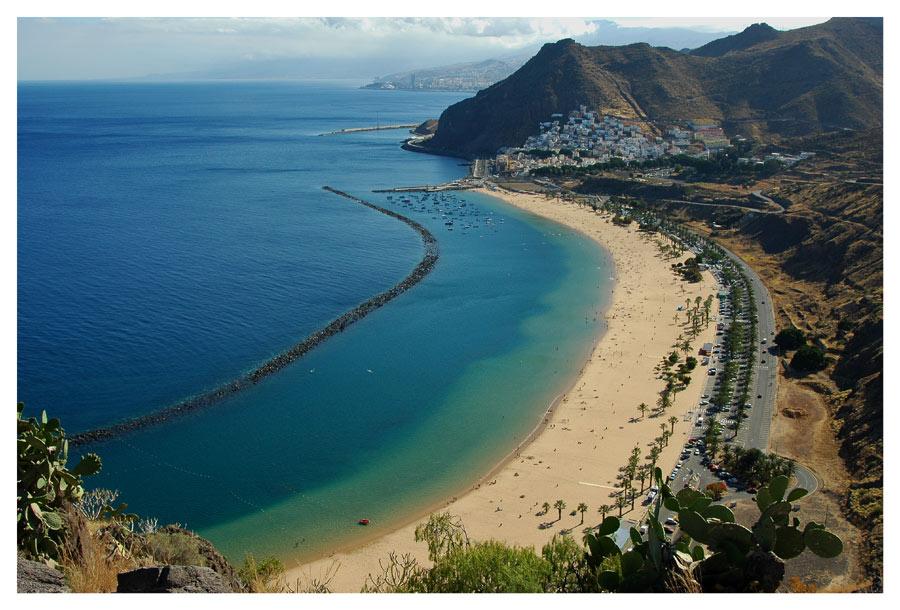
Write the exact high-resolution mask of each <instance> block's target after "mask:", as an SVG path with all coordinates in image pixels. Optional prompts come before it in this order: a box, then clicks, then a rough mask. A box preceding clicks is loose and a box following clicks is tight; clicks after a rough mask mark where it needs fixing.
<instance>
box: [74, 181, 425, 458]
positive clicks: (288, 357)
mask: <svg viewBox="0 0 900 610" xmlns="http://www.w3.org/2000/svg"><path fill="white" fill-rule="evenodd" d="M322 188H323V189H324V190H326V191H328V192H330V193H334V194H335V195H340V196H342V197H346V198H347V199H350V200H351V201H355V202H356V203H359V204H361V205H364V206H366V207H368V208H372V209H373V210H376V211H378V212H381V213H382V214H386V215H388V216H390V217H391V218H396V219H397V220H400V221H402V222H405V223H406V224H407V225H409V226H410V227H412V228H413V229H414V230H415V231H416V232H417V233H418V234H419V235H420V236H421V237H422V243H423V244H424V246H425V254H424V256H423V257H422V260H421V262H419V264H418V265H416V267H415V268H414V269H413V270H412V272H411V273H410V274H409V275H407V276H406V277H405V278H404V279H403V280H402V281H401V282H400V283H398V284H397V285H395V286H394V287H393V288H391V289H390V290H387V291H385V292H382V293H381V294H379V295H376V296H374V297H372V298H371V299H369V300H368V301H366V302H365V303H363V304H362V305H360V306H359V307H356V308H354V309H351V310H350V311H348V312H346V313H344V314H343V315H341V316H339V317H338V318H336V319H335V320H333V321H332V322H330V323H329V324H328V325H327V326H325V327H324V328H322V329H320V330H318V331H316V332H314V333H313V334H311V335H309V336H308V337H307V338H306V339H304V340H303V341H302V342H301V343H298V344H297V345H295V346H293V347H291V348H290V349H288V350H286V351H284V352H282V353H281V354H278V355H277V356H275V357H273V358H271V359H270V360H268V361H266V362H264V363H263V364H262V365H260V366H259V367H257V368H256V369H254V370H253V371H251V372H250V373H247V374H245V375H243V376H241V377H240V378H238V379H235V380H234V381H231V382H229V383H226V384H224V385H222V386H220V387H218V388H216V389H214V390H211V391H209V392H206V393H204V394H200V395H199V396H195V397H193V398H189V399H187V400H185V401H183V402H180V403H178V404H175V405H172V406H170V407H166V408H165V409H162V410H161V411H157V412H156V413H150V414H148V415H143V416H141V417H136V418H133V419H129V420H127V421H124V422H121V423H118V424H114V425H112V426H108V427H106V428H100V429H97V430H91V431H89V432H82V433H81V434H75V435H73V436H71V437H69V444H70V445H72V446H77V445H82V444H85V443H91V442H97V441H103V440H108V439H110V438H113V437H115V436H118V435H120V434H124V433H126V432H131V431H133V430H138V429H140V428H146V427H147V426H152V425H154V424H158V423H162V422H165V421H168V420H170V419H172V418H174V417H178V416H180V415H184V414H186V413H189V412H191V411H194V410H196V409H200V408H204V407H209V406H211V405H213V404H215V403H217V402H219V401H221V400H223V399H224V398H227V397H228V396H231V395H232V394H234V393H235V392H240V391H241V390H243V389H246V388H248V387H250V386H253V385H255V384H257V383H258V382H259V381H260V380H261V379H262V378H264V377H266V376H268V375H271V374H272V373H275V372H277V371H280V370H281V369H283V368H284V367H286V366H287V365H289V364H291V363H292V362H294V361H295V360H297V359H298V358H301V357H303V356H304V355H305V354H306V353H307V352H309V351H310V350H312V349H313V348H314V347H316V346H317V345H319V344H320V343H322V342H323V341H326V340H327V339H328V338H330V337H332V336H334V335H336V334H338V333H340V332H343V331H344V329H345V328H347V327H348V326H350V325H351V324H353V323H355V322H358V321H359V320H361V319H362V318H364V317H366V316H367V315H368V314H370V313H371V312H373V311H375V310H376V309H378V308H379V307H381V306H383V305H385V304H386V303H388V302H389V301H391V300H392V299H394V298H396V297H398V296H399V295H401V294H403V293H404V292H406V291H407V290H409V289H410V288H412V287H413V286H415V285H416V284H418V283H419V282H420V281H422V279H423V278H424V277H425V276H426V275H428V273H429V272H431V270H432V269H434V266H435V264H437V261H438V257H439V254H440V253H439V250H438V245H437V240H436V239H435V237H434V235H432V234H431V232H430V231H429V230H428V229H426V228H425V227H424V226H422V225H421V224H419V223H418V222H416V221H415V220H412V219H411V218H407V217H406V216H402V215H401V214H398V213H396V212H394V211H392V210H388V209H386V208H382V207H380V206H377V205H375V204H372V203H369V202H367V201H363V200H362V199H359V198H357V197H354V196H353V195H348V194H347V193H344V192H342V191H339V190H337V189H334V188H331V187H330V186H323V187H322Z"/></svg>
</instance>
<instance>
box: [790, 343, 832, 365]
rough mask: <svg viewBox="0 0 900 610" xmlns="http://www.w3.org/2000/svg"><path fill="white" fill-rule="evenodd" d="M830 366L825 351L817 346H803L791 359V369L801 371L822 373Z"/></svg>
mask: <svg viewBox="0 0 900 610" xmlns="http://www.w3.org/2000/svg"><path fill="white" fill-rule="evenodd" d="M826 366H828V361H827V360H826V358H825V350H823V349H822V348H820V347H816V346H815V345H803V346H801V347H800V349H798V350H797V353H795V354H794V357H793V358H791V368H792V369H797V370H799V371H821V370H822V369H824V368H825V367H826Z"/></svg>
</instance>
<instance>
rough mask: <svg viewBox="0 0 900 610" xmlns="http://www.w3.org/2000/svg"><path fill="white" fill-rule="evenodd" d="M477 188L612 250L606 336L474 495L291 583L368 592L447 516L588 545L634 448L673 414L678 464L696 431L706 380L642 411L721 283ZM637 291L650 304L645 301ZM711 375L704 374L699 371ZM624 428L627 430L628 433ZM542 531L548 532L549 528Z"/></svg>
mask: <svg viewBox="0 0 900 610" xmlns="http://www.w3.org/2000/svg"><path fill="white" fill-rule="evenodd" d="M478 190H479V192H482V193H483V194H486V195H489V196H492V197H496V198H498V199H501V200H502V201H504V202H506V203H508V204H511V205H513V206H515V207H517V208H520V209H523V210H525V211H528V212H531V213H534V214H536V215H539V216H542V217H545V218H548V219H550V220H553V221H556V222H558V223H560V224H562V225H564V226H567V227H569V228H571V229H574V230H576V231H579V232H580V233H582V234H584V235H586V236H587V237H588V238H590V239H592V240H594V241H596V242H598V243H600V244H601V245H602V246H603V247H605V248H606V249H607V250H608V251H609V252H610V254H611V255H612V257H613V260H614V263H615V269H616V280H617V283H616V285H615V287H614V289H613V292H612V298H611V300H610V302H609V307H608V309H607V311H606V314H605V316H606V320H607V329H606V331H605V332H604V333H603V335H602V336H601V337H600V338H599V340H598V341H597V342H596V343H595V345H594V347H593V349H592V350H591V353H590V357H589V358H588V360H587V362H586V363H585V364H584V365H583V366H582V368H581V370H580V371H579V372H578V374H577V376H576V377H575V379H574V381H573V383H572V385H571V387H570V388H569V389H568V390H567V391H566V392H564V393H562V394H560V395H558V396H557V397H556V398H555V399H554V401H553V402H552V404H551V405H550V407H549V408H548V409H547V411H546V412H545V414H544V416H543V417H542V418H541V420H540V421H539V422H538V423H537V425H536V427H535V428H534V430H533V431H532V432H531V434H530V435H529V436H528V438H527V439H525V440H523V442H522V443H521V444H520V445H519V446H518V448H517V449H516V450H515V451H513V452H512V453H511V454H510V455H508V456H507V457H506V458H504V459H503V460H502V461H501V462H500V463H499V464H497V465H496V466H495V467H493V468H492V469H491V471H490V472H489V473H488V474H486V475H485V476H483V477H481V478H480V479H479V481H478V482H477V483H475V484H474V485H472V486H471V487H469V488H468V490H467V491H466V492H465V493H463V494H461V495H458V496H454V497H453V498H450V499H447V500H445V501H444V502H442V503H439V504H438V505H437V506H433V507H431V508H430V509H429V510H427V511H424V512H423V513H421V514H420V515H419V516H416V517H412V518H410V519H409V520H408V521H407V522H406V523H405V524H404V525H401V526H399V527H398V528H396V529H394V530H393V531H391V532H389V533H386V534H383V535H380V536H377V537H374V536H373V537H372V538H368V539H367V538H366V537H363V538H362V539H360V540H358V541H357V542H356V543H355V544H354V545H353V547H352V548H339V549H335V550H334V552H332V553H331V554H330V555H329V556H328V557H324V558H321V559H318V560H315V561H311V562H307V563H304V564H299V563H298V564H296V565H293V566H291V565H290V564H287V566H288V574H287V581H288V582H289V583H294V582H295V581H296V580H298V579H299V580H301V581H303V582H307V581H309V580H311V579H314V578H318V579H321V578H322V576H323V575H324V574H325V573H326V572H327V571H328V570H329V568H331V567H332V565H333V564H335V563H337V564H339V566H340V567H339V569H338V570H337V572H336V574H335V576H334V579H333V581H332V582H331V589H332V590H333V591H336V592H359V590H360V589H361V587H362V586H363V584H364V582H365V579H366V576H367V575H368V574H370V573H372V574H376V573H378V572H379V571H380V569H379V560H385V559H386V558H387V557H388V554H389V553H390V552H391V551H394V552H396V553H397V554H398V555H400V554H404V553H410V554H411V555H412V556H413V557H415V558H416V559H417V560H418V562H419V563H420V564H423V565H428V561H427V550H426V548H425V545H424V544H423V543H416V542H415V541H414V531H415V527H416V525H418V524H419V523H421V522H422V521H423V520H424V519H425V518H426V517H427V515H428V514H430V513H432V512H435V511H438V510H449V512H450V513H451V514H453V515H458V516H460V517H461V518H462V521H463V523H464V524H465V526H466V529H467V531H468V534H469V536H470V537H471V538H472V539H473V540H488V539H491V538H493V539H498V540H502V541H505V542H507V543H509V544H519V545H523V546H534V547H535V548H536V550H537V551H538V552H540V548H541V547H542V546H543V545H544V544H545V543H546V542H548V541H549V540H550V539H551V538H552V536H553V535H554V534H556V533H559V532H560V531H561V530H562V529H568V530H571V533H572V535H573V537H575V538H576V540H580V538H581V535H582V529H583V528H586V527H588V526H591V525H596V524H597V523H598V522H599V521H600V515H599V514H598V513H597V507H598V506H600V505H601V504H608V505H612V504H613V502H614V500H613V498H612V497H610V496H611V495H612V494H613V493H614V490H613V488H614V486H615V483H616V474H617V472H618V468H619V467H620V466H621V465H622V464H624V463H625V461H626V460H627V458H628V455H629V453H630V451H631V449H632V447H634V445H635V444H638V445H639V446H640V447H641V449H642V455H645V454H646V453H647V451H648V450H647V446H646V445H647V444H649V443H652V440H653V438H655V436H657V435H658V434H659V431H660V428H659V424H660V423H666V424H667V425H668V422H667V419H668V417H670V416H672V415H676V416H678V419H679V422H678V424H676V425H675V435H674V436H673V438H672V441H671V442H670V443H669V445H668V447H666V449H664V451H663V454H662V456H661V458H660V461H659V464H660V465H661V466H662V468H663V469H664V470H666V469H667V468H668V467H669V466H671V465H674V462H675V461H676V459H677V458H676V456H677V454H678V452H679V451H680V447H681V445H682V444H683V440H684V439H686V438H687V436H688V434H689V432H690V430H691V429H692V428H691V426H692V424H691V423H688V422H685V420H684V415H685V414H686V412H687V411H688V410H689V409H690V407H691V406H693V405H696V404H697V402H698V401H699V395H700V393H701V386H702V384H700V383H695V384H692V386H689V387H688V389H687V390H685V391H683V392H681V393H679V395H678V397H677V398H676V400H675V405H674V406H673V407H672V408H671V409H670V411H669V412H667V413H666V415H665V416H664V417H662V418H658V419H657V418H652V417H650V416H646V417H639V415H640V414H639V413H638V410H637V405H638V404H640V403H641V402H646V403H647V404H650V405H653V404H655V402H656V398H657V395H658V394H657V393H658V392H659V390H661V389H662V382H661V381H659V380H658V379H656V375H655V373H654V371H653V368H654V367H655V365H656V364H657V363H658V362H659V361H660V360H661V359H662V357H663V356H664V355H665V354H667V353H669V352H670V351H671V346H672V344H673V343H674V342H675V340H676V337H677V336H678V335H679V334H680V333H682V332H683V331H684V328H683V326H682V323H681V322H680V321H679V322H678V323H677V324H676V323H675V321H674V319H673V312H674V311H675V310H676V308H677V306H678V304H679V303H681V304H683V303H684V300H685V299H686V298H691V299H693V298H694V297H695V296H698V295H701V296H703V297H705V296H706V295H708V294H710V293H713V292H714V289H715V283H714V281H713V280H712V279H711V277H710V276H709V274H704V280H703V282H701V283H700V284H694V285H689V284H684V285H683V284H682V282H680V281H679V280H678V279H676V278H675V276H674V274H673V273H672V272H671V270H670V268H669V265H670V264H671V261H664V260H663V259H662V258H661V256H660V255H659V252H658V249H657V247H656V245H655V244H654V243H652V241H650V240H649V238H648V237H647V236H645V235H643V234H640V233H638V232H637V231H634V232H633V233H632V232H629V231H628V230H627V229H624V228H620V227H616V226H614V225H613V224H612V223H610V222H609V221H608V220H604V219H602V218H601V216H600V215H598V214H596V213H593V212H592V211H590V210H588V209H584V208H580V207H578V206H576V205H574V204H568V203H561V202H559V201H556V200H546V199H545V198H543V197H540V196H534V195H527V194H519V193H509V192H502V191H499V192H498V191H488V190H486V189H478ZM682 286H683V291H682ZM637 294H640V295H641V296H643V299H642V300H639V299H637ZM714 335H715V330H714V326H710V328H707V329H705V330H704V331H703V332H702V333H701V335H700V336H699V337H698V338H697V339H696V340H695V341H694V343H696V344H697V345H699V344H701V343H703V342H705V341H710V340H712V338H713V337H714ZM626 362H627V364H626ZM704 372H705V371H704V370H703V369H698V371H697V373H696V374H703V373H704ZM626 373H629V374H628V375H627V378H625V374H626ZM623 378H624V379H623ZM616 382H619V383H616ZM617 407H618V414H617V413H616V411H617ZM615 426H618V430H623V431H624V432H622V433H619V432H618V430H617V429H616V428H615ZM680 441H682V442H680ZM670 462H671V464H670ZM557 499H562V500H564V501H565V503H566V504H567V508H566V509H565V511H564V514H563V515H562V518H561V519H559V520H557V518H556V517H557V513H556V512H555V511H553V510H552V509H551V512H550V513H549V514H547V515H543V514H537V513H539V512H540V510H541V509H540V507H541V505H542V504H543V503H544V502H549V503H550V504H551V505H552V504H553V503H554V502H555V501H556V500H557ZM580 502H585V503H586V504H587V505H588V507H589V511H588V512H587V513H586V514H585V515H584V524H583V525H582V524H581V523H580V516H579V515H576V516H570V515H569V514H568V513H569V512H570V511H571V510H572V509H574V508H575V507H576V506H577V505H578V503H580ZM628 508H629V509H630V506H629V507H628ZM642 508H643V507H642V506H641V505H640V504H636V505H635V510H633V511H632V510H626V511H625V512H624V513H623V518H624V519H633V520H637V519H639V518H640V517H641V516H642V515H643V513H644V512H645V511H643V510H642ZM613 514H616V513H615V511H614V513H613ZM542 524H545V527H539V526H541V525H542ZM546 524H549V527H547V526H546Z"/></svg>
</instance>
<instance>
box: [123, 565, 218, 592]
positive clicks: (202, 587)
mask: <svg viewBox="0 0 900 610" xmlns="http://www.w3.org/2000/svg"><path fill="white" fill-rule="evenodd" d="M118 581H119V586H118V588H117V589H116V593H231V592H232V590H231V587H229V586H228V583H227V582H225V579H224V578H222V576H221V575H220V574H217V573H215V572H213V571H212V570H211V569H209V568H201V567H199V566H151V567H148V568H138V569H137V570H131V571H130V572H123V573H121V574H119V575H118Z"/></svg>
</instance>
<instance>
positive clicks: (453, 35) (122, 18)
mask: <svg viewBox="0 0 900 610" xmlns="http://www.w3.org/2000/svg"><path fill="white" fill-rule="evenodd" d="M70 4H71V3H70ZM122 4H126V3H122ZM122 4H116V3H105V2H92V1H91V0H88V1H87V3H86V4H85V3H79V4H78V10H79V11H81V15H80V16H78V15H73V13H72V8H71V6H70V5H67V4H65V3H58V4H56V3H54V2H42V3H37V4H36V5H33V4H27V5H24V6H23V10H20V11H18V14H17V17H18V19H17V32H16V34H17V36H16V41H17V42H16V45H17V49H16V50H17V52H16V58H17V59H16V74H17V80H82V79H108V78H113V79H127V78H141V77H146V76H149V75H174V74H187V75H191V74H196V75H199V76H201V77H210V76H229V75H235V74H243V73H247V72H248V66H253V68H252V69H251V70H249V72H252V70H253V69H258V70H259V71H260V73H261V74H262V75H263V76H266V75H277V74H278V73H279V71H282V72H283V71H284V70H285V65H286V64H290V65H291V70H292V73H293V74H295V75H297V76H306V77H313V78H316V77H319V78H321V77H322V76H323V75H329V76H332V77H337V78H341V77H344V78H361V79H367V78H371V77H374V76H376V75H383V74H388V73H392V72H400V71H404V70H413V69H421V68H427V67H434V66H441V65H448V64H452V63H456V62H466V61H481V60H484V59H490V58H501V59H502V58H504V57H508V56H512V55H516V54H523V53H527V54H528V55H530V54H533V53H534V52H536V51H537V49H538V48H539V47H540V45H541V44H543V43H546V42H555V41H557V40H560V39H562V38H575V39H576V40H580V39H582V38H583V39H584V40H585V41H586V43H587V44H629V43H631V42H649V43H650V44H654V45H666V46H671V47H673V48H683V47H684V46H691V47H694V46H700V45H701V44H704V43H705V42H708V41H709V40H712V39H713V38H717V37H720V36H719V34H721V35H722V36H724V35H727V34H730V33H734V32H738V31H740V30H742V29H744V28H745V27H747V26H749V25H751V24H753V23H758V22H762V21H765V22H766V23H768V24H769V25H771V26H772V27H775V28H776V29H793V28H796V27H803V26H808V25H813V24H816V23H821V22H824V21H826V20H827V19H828V18H829V17H828V16H827V15H828V13H827V11H828V9H829V8H831V7H829V6H828V2H824V3H817V4H816V5H815V11H810V12H808V14H819V16H818V17H816V16H812V17H799V18H798V17H787V16H781V17H779V16H778V3H771V6H766V3H765V2H763V4H762V5H761V6H757V5H754V9H755V10H761V9H766V8H768V9H770V10H771V11H772V12H770V13H762V12H761V13H760V16H751V17H739V16H738V17H734V16H727V15H726V14H725V13H726V10H725V9H724V8H723V7H722V6H721V5H719V6H717V10H716V11H713V12H712V13H710V12H709V11H708V10H706V9H705V8H704V7H703V3H694V4H690V3H689V4H688V5H684V6H682V7H681V8H682V10H680V11H679V12H680V13H682V15H681V16H679V17H677V18H671V17H669V18H661V17H654V16H650V15H644V16H641V15H639V14H637V11H635V13H636V14H635V15H634V16H631V17H609V16H604V15H599V14H596V12H597V11H598V10H599V9H598V6H599V5H598V4H597V3H591V4H588V3H579V2H577V1H576V2H574V3H566V6H565V12H566V13H570V14H571V13H572V12H573V11H575V12H577V14H578V15H579V16H561V17H554V16H550V15H545V16H541V13H542V12H544V13H546V11H547V10H548V9H547V6H546V4H547V3H543V4H539V3H536V2H532V3H529V2H518V3H516V7H517V10H519V11H520V14H530V15H538V16H537V17H529V18H524V17H518V16H514V15H509V14H507V15H506V16H504V14H503V12H502V9H499V8H497V7H492V6H491V4H490V3H489V2H488V3H485V2H479V3H474V2H468V1H467V0H462V1H454V2H453V5H452V12H453V13H455V14H456V15H457V16H452V14H451V11H450V9H447V12H444V13H442V15H443V16H441V17H438V16H435V15H432V16H428V15H427V13H424V12H423V7H422V6H421V3H408V5H404V3H403V2H389V3H388V4H387V5H379V13H380V15H381V17H368V18H367V17H360V15H366V14H371V9H368V10H367V9H364V8H362V7H361V5H356V6H354V5H353V4H352V3H345V2H341V1H340V0H339V1H337V2H329V3H328V14H330V15H332V17H329V18H323V17H312V16H308V17H296V16H293V15H292V14H291V12H290V11H291V10H293V11H294V12H295V14H296V12H302V11H298V6H297V5H285V4H280V3H274V4H273V3H269V2H267V0H262V1H261V2H256V3H253V5H252V7H253V10H254V12H257V13H258V14H259V15H266V16H267V17H265V18H263V17H235V15H244V14H246V13H247V11H248V7H249V6H251V5H248V4H247V3H243V4H229V3H228V2H224V3H222V2H220V3H216V4H214V5H213V4H203V3H200V4H197V3H192V2H178V3H175V2H166V1H162V2H157V3H154V4H152V5H146V6H144V7H142V6H140V3H138V5H136V6H133V5H132V4H131V3H127V6H128V10H132V11H137V13H136V14H140V15H141V16H142V17H140V18H137V17H133V16H129V15H128V14H127V13H123V12H122V10H123V6H122ZM508 4H509V3H507V6H508ZM306 6H307V10H308V5H306ZM659 6H664V5H662V4H660V5H659ZM691 6H694V7H696V11H697V12H696V13H695V14H696V15H697V16H691V10H690V7H691ZM712 6H716V5H712ZM648 8H652V3H651V5H650V6H644V5H643V4H642V7H641V9H642V10H645V9H648ZM507 10H508V9H507ZM795 10H796V8H795ZM285 11H287V12H285ZM558 12H559V13H563V11H562V10H559V11H558ZM448 14H451V16H449V17H448V16H447V15H448ZM479 14H491V15H499V16H495V17H490V18H484V17H472V16H471V15H479ZM657 14H665V11H664V10H662V9H660V12H659V13H657ZM710 14H720V15H722V16H719V17H710V16H709V15H710ZM764 14H769V15H775V16H770V17H765V16H762V15H764ZM874 14H877V12H876V13H874ZM98 15H110V16H114V17H113V18H108V17H107V18H104V17H97V16H98ZM197 15H208V16H206V17H197ZM404 15H418V17H405V16H404ZM466 15H468V16H466ZM583 15H588V16H587V17H585V16H583ZM59 16H66V18H60V17H59ZM673 28H679V29H681V32H679V31H678V30H675V29H673ZM685 29H689V30H693V31H694V33H693V34H692V33H690V32H688V33H687V34H688V35H687V37H686V34H685V32H684V30H685ZM696 32H703V33H706V36H705V38H703V37H701V38H697V37H696V36H697V34H696ZM710 33H713V34H710Z"/></svg>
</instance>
